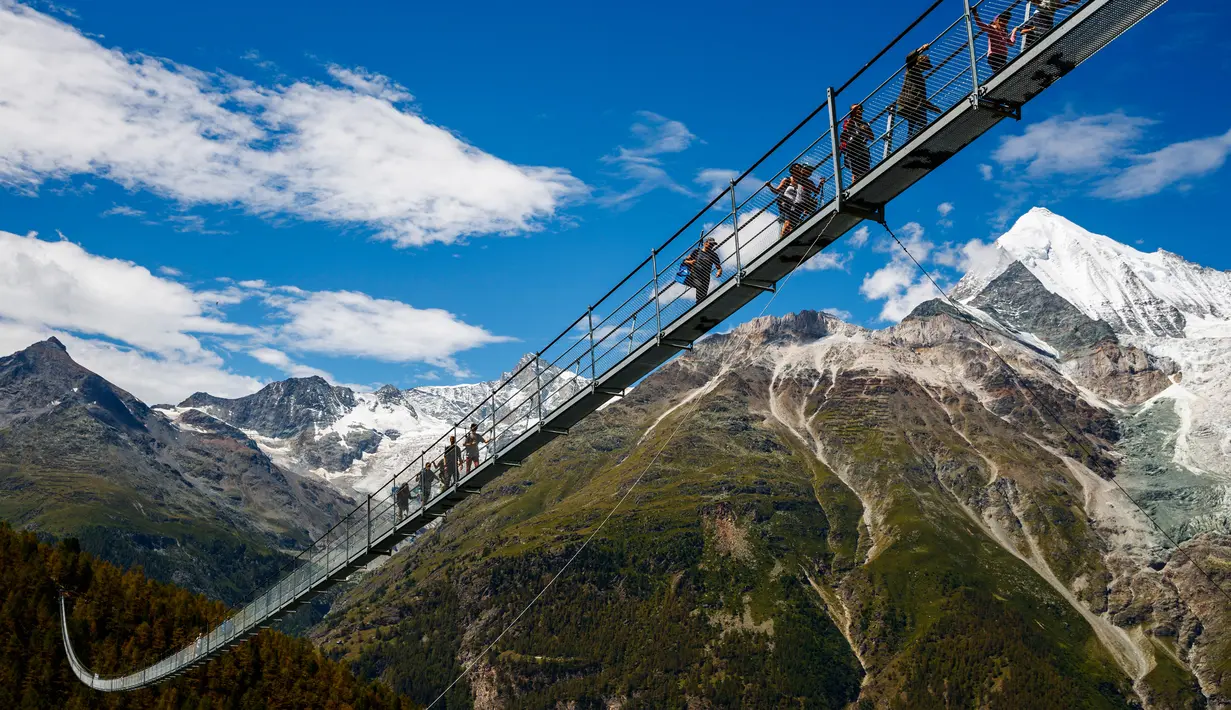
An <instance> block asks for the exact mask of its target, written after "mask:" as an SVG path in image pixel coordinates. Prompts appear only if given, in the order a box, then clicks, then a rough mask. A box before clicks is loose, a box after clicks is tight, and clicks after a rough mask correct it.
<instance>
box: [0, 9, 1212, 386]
mask: <svg viewBox="0 0 1231 710" xmlns="http://www.w3.org/2000/svg"><path fill="white" fill-rule="evenodd" d="M922 5H923V3H920V2H904V1H900V0H886V1H885V2H882V3H879V4H877V6H876V8H877V9H876V11H875V18H876V19H880V20H881V22H872V21H870V20H871V19H873V18H871V17H870V16H869V11H868V10H867V8H866V7H864V6H862V5H859V4H849V3H848V4H837V5H835V4H832V3H788V4H785V5H783V4H776V5H775V4H771V5H764V4H762V5H761V6H756V5H749V4H747V3H743V4H733V3H718V4H714V3H705V4H692V3H654V4H650V3H623V4H621V5H620V6H619V9H618V10H616V11H613V10H611V9H608V7H607V6H598V5H594V4H579V3H539V4H532V5H526V4H512V5H510V4H507V3H487V2H473V3H431V4H425V3H389V2H365V3H349V4H345V5H339V4H337V3H313V2H298V3H283V2H263V3H251V2H246V3H242V4H241V3H238V2H225V1H224V2H213V3H208V4H198V3H175V4H168V3H163V2H158V3H155V2H152V1H144V0H143V1H140V2H138V1H135V0H108V1H107V2H106V3H103V2H101V1H97V0H88V1H87V0H82V1H77V2H73V1H71V0H66V1H64V2H57V3H56V4H52V3H48V2H35V3H31V4H24V5H22V4H15V3H12V2H10V1H9V0H0V233H5V234H7V236H5V237H3V238H2V239H0V274H4V281H6V282H7V286H5V285H0V296H2V299H0V300H2V301H3V303H0V350H3V351H4V352H9V351H12V350H15V349H18V348H21V347H24V346H25V345H28V344H29V342H31V341H33V340H34V339H37V338H40V337H45V336H47V335H50V334H59V335H61V337H62V338H66V339H67V340H68V342H69V346H70V351H71V352H73V354H74V355H75V356H77V357H78V359H80V360H81V361H82V362H83V363H85V364H87V365H88V366H90V367H92V368H94V369H96V370H98V371H99V372H100V373H101V374H103V375H104V376H107V377H109V378H111V379H113V380H114V381H116V382H117V383H119V384H121V385H122V386H125V387H127V388H129V389H131V390H133V391H134V392H135V393H136V394H138V395H139V396H142V397H143V398H145V399H148V400H167V399H179V398H182V397H183V396H186V395H187V394H189V393H191V392H192V391H194V390H196V389H207V390H209V391H211V392H214V393H217V394H225V395H238V394H242V393H244V392H245V391H250V390H252V389H254V388H255V387H256V386H259V384H260V383H261V382H267V381H270V380H273V379H280V378H282V377H285V376H287V375H288V374H293V375H303V374H311V373H315V372H320V373H325V374H327V376H329V377H330V379H332V380H334V381H336V382H340V383H349V384H356V385H360V386H373V385H379V384H382V383H385V382H391V383H394V384H397V385H399V386H402V387H409V386H413V385H416V384H444V383H450V382H457V381H472V380H475V379H480V378H483V379H486V378H491V377H495V376H497V375H499V373H500V372H501V371H502V370H506V369H508V368H509V367H510V366H511V365H512V364H513V363H515V362H516V360H517V358H518V356H519V355H520V354H522V353H524V352H527V351H531V350H535V349H537V348H539V347H541V346H542V345H543V344H545V343H546V341H548V340H550V339H551V338H552V337H553V336H554V335H555V334H556V333H558V332H559V331H560V330H562V329H563V328H564V327H565V326H567V325H568V323H570V322H571V321H572V320H573V318H574V317H576V315H577V314H578V313H580V312H582V311H583V310H584V308H585V306H586V305H588V304H589V303H590V302H591V301H592V300H594V299H596V298H597V297H598V296H600V295H601V294H602V293H603V292H604V291H606V289H607V287H608V286H609V285H612V284H614V282H615V281H617V280H618V279H619V278H620V277H622V276H623V275H624V274H625V273H626V272H627V271H628V270H629V269H631V268H632V267H633V266H635V265H636V264H637V263H638V262H639V261H640V260H641V259H642V258H644V257H645V256H646V255H647V254H648V252H649V250H650V248H651V247H653V246H657V245H658V244H660V243H661V242H662V241H663V240H665V239H666V237H668V236H670V234H671V233H673V232H674V231H675V230H676V228H678V227H679V226H680V225H682V224H683V223H684V222H685V221H687V219H688V218H689V217H691V216H692V214H693V213H694V212H695V211H696V210H698V209H699V208H700V207H702V206H703V205H704V204H705V201H706V198H707V196H708V194H709V190H710V186H709V185H708V184H706V183H705V181H704V180H702V179H699V178H703V177H704V176H705V175H707V174H713V173H707V172H705V171H722V170H740V169H742V168H743V167H745V166H746V165H748V164H750V163H751V161H753V160H755V159H756V158H757V157H759V156H760V154H761V153H762V152H763V151H764V150H765V149H766V148H768V147H769V146H770V145H772V144H773V143H774V141H776V140H777V138H778V137H779V136H780V135H781V134H782V133H784V132H785V131H786V130H788V129H789V128H791V127H792V126H793V125H794V124H795V123H796V122H797V121H798V120H799V119H800V118H802V117H803V116H804V115H806V114H807V113H808V112H809V111H811V110H812V108H814V107H815V106H816V104H818V103H820V102H822V101H823V100H824V93H825V86H826V85H829V84H840V83H841V82H842V81H843V80H845V78H846V77H847V76H849V75H850V74H851V73H852V72H853V71H854V70H855V69H857V68H858V66H859V65H860V64H862V62H863V61H865V60H866V59H868V58H870V56H871V55H872V53H873V52H874V51H875V50H877V49H879V48H880V46H882V45H883V44H884V43H885V42H886V41H887V40H888V39H890V38H891V37H892V35H893V34H895V33H896V32H897V31H898V29H900V28H901V27H903V26H905V24H906V23H908V22H909V21H910V20H911V19H913V17H914V15H915V13H917V12H918V11H919V10H920V9H921V6H922ZM948 5H950V6H951V7H946V6H943V5H942V8H941V10H939V11H938V12H937V18H936V19H937V21H940V19H941V16H943V17H944V19H945V20H947V19H948V18H950V17H952V16H955V15H956V13H957V12H958V8H960V2H957V0H951V1H950V2H948ZM1228 20H1231V10H1228V9H1226V8H1224V7H1221V6H1217V7H1216V6H1215V5H1214V4H1213V3H1209V4H1206V6H1205V7H1197V6H1195V4H1192V3H1170V4H1168V5H1166V6H1164V7H1163V8H1162V9H1161V10H1159V11H1158V12H1156V13H1155V14H1154V15H1153V16H1151V17H1150V18H1148V19H1147V20H1146V21H1145V22H1143V23H1142V24H1141V25H1140V26H1138V27H1137V28H1134V29H1133V30H1132V31H1130V32H1129V33H1128V34H1127V35H1125V36H1124V37H1122V38H1120V39H1119V40H1117V41H1116V42H1114V43H1113V44H1112V45H1111V46H1110V47H1108V48H1107V49H1105V50H1104V51H1102V52H1100V53H1099V54H1098V55H1096V56H1095V57H1094V58H1092V59H1091V60H1090V61H1089V62H1087V63H1086V64H1084V65H1083V66H1082V67H1080V68H1079V69H1078V70H1077V71H1075V72H1073V73H1072V74H1071V75H1069V76H1068V77H1066V78H1065V79H1063V80H1062V81H1061V82H1059V83H1058V84H1057V85H1055V86H1054V87H1052V88H1051V89H1049V90H1048V91H1047V92H1045V93H1044V94H1043V95H1042V96H1040V97H1039V98H1037V99H1035V100H1034V101H1033V102H1032V103H1031V104H1029V105H1028V106H1027V107H1026V109H1025V117H1024V120H1023V121H1022V122H1020V123H1013V122H1007V121H1006V122H1003V123H1002V124H1001V125H1000V126H998V127H997V128H995V129H993V131H991V132H990V133H989V134H987V135H985V136H984V137H983V138H982V139H981V140H980V141H978V142H977V143H975V144H974V145H973V146H971V147H970V148H968V149H967V150H965V151H964V152H963V153H961V154H959V155H958V156H957V157H955V158H954V159H952V160H950V161H949V162H948V163H947V164H945V165H944V166H943V167H942V168H941V169H939V170H937V171H936V172H935V173H933V174H932V175H931V176H930V177H929V178H927V179H926V180H924V181H923V182H922V183H920V184H918V185H916V186H915V187H914V188H912V189H911V190H910V191H909V192H908V193H906V194H905V195H904V196H903V197H902V198H900V199H898V200H897V201H896V202H895V203H894V204H893V205H891V207H890V211H889V216H890V221H891V223H892V224H895V225H899V226H904V225H907V224H908V223H912V222H913V223H915V225H916V226H912V227H910V228H908V230H907V231H908V232H909V233H911V234H913V235H915V237H916V238H917V239H918V240H921V241H926V242H928V243H929V244H931V245H932V247H933V248H932V249H931V250H930V251H931V253H932V254H933V256H932V258H931V264H930V265H931V267H932V268H935V269H936V270H937V271H938V273H940V274H941V275H942V276H943V277H944V278H945V279H946V280H948V281H949V282H952V281H953V280H954V279H956V278H957V277H958V276H959V275H960V268H961V266H962V259H961V254H962V252H961V247H962V246H964V245H967V244H969V243H971V241H972V240H978V242H976V245H978V244H981V243H983V242H987V241H990V240H992V239H994V238H995V237H996V236H997V235H998V234H1000V233H1001V232H1002V231H1004V229H1005V228H1006V227H1007V225H1008V224H1011V223H1012V220H1013V219H1015V218H1016V217H1017V216H1018V215H1020V214H1021V213H1022V212H1024V211H1025V210H1026V209H1028V208H1029V207H1031V206H1033V205H1036V204H1043V205H1046V206H1048V207H1050V208H1051V209H1052V210H1053V211H1056V212H1058V213H1060V214H1063V215H1064V216H1066V217H1068V218H1070V219H1072V220H1074V221H1075V222H1077V223H1079V224H1081V225H1083V226H1085V227H1086V228H1088V229H1090V230H1092V231H1095V232H1099V233H1103V234H1108V235H1110V236H1112V237H1114V238H1117V239H1119V240H1121V241H1124V242H1126V243H1130V244H1135V245H1136V246H1138V248H1141V249H1143V250H1147V251H1152V250H1153V249H1156V248H1159V247H1165V248H1167V249H1169V250H1171V251H1175V252H1177V253H1179V254H1182V255H1183V256H1185V257H1187V258H1189V259H1191V260H1193V261H1197V262H1199V263H1202V264H1204V265H1207V266H1211V267H1215V268H1220V269H1227V268H1231V247H1229V246H1228V241H1227V238H1226V228H1225V227H1224V226H1223V224H1224V222H1223V211H1224V210H1223V209H1222V208H1221V204H1220V198H1221V196H1222V195H1223V194H1225V193H1226V192H1227V188H1228V186H1229V185H1231V179H1229V178H1228V175H1229V171H1228V170H1226V169H1225V168H1224V167H1223V162H1224V161H1225V159H1226V157H1227V155H1228V153H1229V152H1231V133H1229V130H1231V119H1229V118H1228V108H1231V100H1229V99H1228V98H1227V96H1226V95H1225V93H1223V92H1219V91H1214V90H1211V88H1210V87H1211V86H1212V85H1213V84H1215V83H1217V82H1218V81H1221V78H1225V77H1226V76H1228V75H1229V73H1231V58H1229V57H1231V52H1229V51H1228V50H1229V49H1231V48H1229V47H1228V39H1227V38H1226V34H1225V32H1223V31H1222V27H1224V26H1225V25H1226V23H1227V21H1228ZM794 28H803V29H804V30H805V32H804V34H805V35H806V41H805V42H803V43H802V46H801V47H800V49H799V50H798V51H797V52H787V51H784V50H783V44H784V43H783V41H784V39H786V37H785V35H784V33H785V32H786V31H788V30H791V29H794ZM807 28H814V30H813V31H808V30H807ZM821 28H841V31H839V32H825V31H823V30H822V29H821ZM928 33H929V28H928V27H924V28H921V30H920V37H921V39H920V40H919V41H922V35H924V34H928ZM907 44H909V42H908V43H907ZM912 46H913V45H912ZM905 50H906V48H903V49H902V51H900V52H899V51H897V50H895V51H894V56H896V55H900V54H903V53H904V52H905ZM893 61H895V62H896V61H900V57H897V58H895V59H893ZM869 78H870V79H872V78H874V79H875V80H876V81H879V79H880V78H881V77H879V76H876V77H869ZM219 146H221V148H219ZM941 205H947V207H945V208H942V207H941ZM869 231H870V238H869V239H868V240H867V241H866V243H865V244H864V245H863V246H862V247H856V246H855V245H854V243H852V242H851V241H850V240H844V241H843V242H840V243H838V244H836V245H834V246H833V247H831V249H832V254H833V255H834V256H833V257H832V262H831V263H830V265H831V266H833V267H835V268H829V269H824V270H811V271H803V272H800V273H799V274H798V275H797V276H796V277H795V278H793V279H792V281H791V282H790V285H789V286H788V287H787V288H785V289H784V290H783V291H782V292H781V293H780V295H779V296H778V298H777V299H776V300H775V301H774V302H773V304H772V306H771V308H770V312H771V313H775V314H781V313H786V312H790V311H795V310H799V309H802V308H824V309H834V310H837V311H840V312H843V313H844V314H849V316H848V318H849V320H852V321H854V322H857V323H860V324H863V325H867V326H871V327H880V326H883V325H886V324H888V323H889V322H892V319H893V318H894V317H896V316H897V315H898V314H899V313H900V312H901V311H902V310H903V309H908V308H909V306H910V305H911V302H912V300H914V299H916V298H917V294H918V289H916V288H914V287H915V286H917V284H916V283H905V282H903V283H888V284H885V283H881V281H883V280H884V279H883V278H882V279H881V281H878V282H877V283H879V284H880V287H878V288H870V287H869V283H870V282H871V281H872V279H873V278H874V277H876V276H877V275H878V273H879V274H880V275H881V276H882V277H883V276H885V272H880V271H879V270H881V269H882V268H883V267H885V266H886V264H887V263H889V262H890V260H891V259H892V255H891V254H889V253H886V251H885V250H883V249H879V248H878V245H879V243H880V236H881V235H880V230H879V229H878V228H876V227H874V226H873V227H872V228H871V229H870V230H869ZM31 233H37V235H38V236H37V238H35V237H30V236H29V235H30V234H31ZM62 239H63V240H67V241H60V240H62ZM946 245H947V246H946ZM945 255H948V258H946V256H945ZM912 289H913V290H912ZM872 296H875V297H872ZM763 298H764V297H763ZM762 305H763V304H762V302H761V301H760V300H758V301H755V302H754V303H753V304H751V305H750V306H749V307H748V308H746V309H745V312H743V313H741V314H739V316H737V318H736V319H735V321H733V322H738V320H739V319H740V318H745V319H746V318H748V317H751V316H754V315H756V314H757V313H758V312H760V310H761V308H762Z"/></svg>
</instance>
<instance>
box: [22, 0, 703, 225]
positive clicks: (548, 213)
mask: <svg viewBox="0 0 1231 710" xmlns="http://www.w3.org/2000/svg"><path fill="white" fill-rule="evenodd" d="M330 73H331V74H332V76H333V78H334V80H335V81H336V82H338V83H337V84H336V85H329V84H322V83H316V82H311V81H305V80H300V81H294V82H292V83H289V84H284V85H279V86H262V85H259V84H255V83H252V82H249V81H245V80H242V79H239V78H236V77H233V76H228V75H220V74H213V73H207V72H202V71H199V70H196V69H193V68H191V67H185V66H182V65H176V64H173V63H171V62H168V61H165V60H161V59H158V58H154V57H149V56H144V55H137V54H125V53H123V52H121V51H119V50H110V49H106V48H104V47H103V46H101V45H100V44H99V43H98V42H97V41H95V40H94V39H91V38H89V37H87V36H85V35H83V34H82V33H81V32H79V31H78V30H76V29H75V28H73V27H72V26H70V25H68V24H65V23H63V22H61V21H59V20H57V19H55V18H53V17H50V16H48V15H45V14H42V13H39V12H36V11H34V10H32V9H29V8H27V7H24V6H21V5H16V4H13V3H11V2H7V1H6V2H0V96H3V97H4V101H3V102H0V125H3V126H4V131H2V132H0V184H5V185H8V186H10V187H12V188H14V189H17V190H21V191H24V192H27V193H33V192H34V191H36V190H37V189H38V187H39V186H40V185H42V184H43V183H44V182H45V181H47V180H63V179H67V178H69V177H71V176H73V175H82V174H88V175H96V176H99V177H104V178H108V179H111V180H114V181H115V182H117V183H119V184H121V185H123V186H125V187H127V188H129V189H146V190H150V191H152V192H154V193H156V194H158V195H161V196H163V197H166V198H169V199H172V200H175V201H177V202H179V203H180V204H182V205H197V204H213V205H225V206H237V207H240V208H242V209H244V210H246V211H248V212H250V213H253V214H259V215H279V216H281V215H290V216H293V217H298V218H301V219H306V220H316V221H324V222H331V223H338V224H346V225H351V224H357V225H364V226H367V227H369V228H371V229H373V230H375V231H376V232H377V233H378V234H379V235H380V236H382V237H383V238H386V239H390V240H393V241H396V242H397V243H398V244H402V245H413V244H424V243H427V242H432V241H442V242H452V241H455V240H457V239H458V238H460V237H463V236H465V235H477V234H507V233H514V232H524V231H530V230H534V229H536V228H539V227H540V226H541V225H542V223H543V222H544V221H545V220H548V219H551V218H552V217H554V216H556V215H557V213H558V211H559V210H560V208H561V207H562V205H563V204H565V203H566V202H567V201H568V200H569V199H570V198H573V197H575V196H578V195H580V194H583V193H584V190H585V188H584V185H583V184H582V183H581V182H580V181H578V180H577V179H576V178H574V177H573V176H572V175H570V174H569V173H568V172H567V171H564V170H562V169H558V168H548V167H534V166H519V165H514V164H512V163H509V162H506V161H503V160H501V159H499V158H496V157H495V156H492V155H490V154H488V153H485V152H483V151H481V150H479V149H478V148H476V147H474V146H472V145H469V144H467V143H466V142H464V141H462V140H461V139H459V138H458V137H457V136H455V135H454V134H453V133H451V132H449V131H448V130H446V129H444V128H442V127H439V126H436V125H433V124H431V123H429V122H428V121H427V120H425V119H424V118H423V117H421V116H420V115H418V114H416V113H414V112H412V111H411V110H409V109H407V108H404V107H402V106H399V105H398V103H399V102H401V101H405V100H406V99H408V98H409V95H408V94H406V92H405V90H404V89H402V87H400V86H398V85H397V84H396V83H394V82H392V81H391V80H389V79H386V78H384V77H380V76H378V75H375V74H371V73H368V72H364V71H362V70H347V69H343V68H340V67H331V68H330ZM685 135H686V136H688V137H690V136H691V134H686V132H685V134H683V135H681V134H678V133H675V134H672V133H671V131H667V132H666V133H664V134H663V135H662V136H661V137H659V138H658V139H656V141H655V143H654V144H655V145H657V146H659V149H660V150H666V149H670V148H671V146H672V145H676V144H678V141H680V140H686V138H685ZM672 141H675V142H676V143H673V142H672Z"/></svg>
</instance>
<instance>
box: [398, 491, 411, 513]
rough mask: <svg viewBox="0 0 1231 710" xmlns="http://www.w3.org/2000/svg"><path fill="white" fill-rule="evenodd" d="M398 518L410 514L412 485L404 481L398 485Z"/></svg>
mask: <svg viewBox="0 0 1231 710" xmlns="http://www.w3.org/2000/svg"><path fill="white" fill-rule="evenodd" d="M397 503H398V520H401V519H402V518H405V517H407V516H409V515H410V485H409V484H406V483H403V484H402V485H400V486H398V495H397Z"/></svg>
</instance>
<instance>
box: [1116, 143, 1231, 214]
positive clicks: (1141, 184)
mask: <svg viewBox="0 0 1231 710" xmlns="http://www.w3.org/2000/svg"><path fill="white" fill-rule="evenodd" d="M1228 154H1231V131H1227V132H1226V133H1224V134H1222V135H1220V136H1210V137H1209V138H1199V139H1197V140H1191V141H1184V142H1181V143H1172V144H1171V145H1169V146H1166V147H1165V148H1162V149H1161V150H1156V151H1154V152H1153V153H1147V154H1145V155H1139V156H1135V157H1134V158H1133V165H1131V166H1129V167H1128V168H1126V169H1125V170H1123V171H1122V172H1120V173H1119V174H1118V175H1115V176H1114V177H1111V178H1109V179H1107V180H1105V181H1104V182H1103V183H1102V184H1100V185H1099V186H1098V188H1097V189H1096V190H1095V194H1096V195H1099V196H1100V197H1110V198H1112V199H1117V200H1127V199H1132V198H1136V197H1145V196H1146V195H1154V194H1157V193H1159V192H1162V191H1163V189H1165V188H1167V187H1168V186H1170V185H1174V184H1175V183H1177V182H1180V181H1182V180H1186V179H1189V178H1196V177H1201V176H1202V175H1207V174H1209V173H1212V172H1214V171H1215V170H1218V169H1219V168H1221V167H1222V166H1223V164H1224V163H1226V161H1227V155H1228Z"/></svg>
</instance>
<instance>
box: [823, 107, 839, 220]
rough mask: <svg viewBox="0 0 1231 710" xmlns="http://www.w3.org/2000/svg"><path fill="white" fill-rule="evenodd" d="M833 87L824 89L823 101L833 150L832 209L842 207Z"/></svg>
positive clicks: (836, 115)
mask: <svg viewBox="0 0 1231 710" xmlns="http://www.w3.org/2000/svg"><path fill="white" fill-rule="evenodd" d="M835 96H836V95H835V94H834V92H833V87H832V86H831V87H829V88H827V89H825V102H826V103H828V104H829V143H830V149H831V150H832V151H833V179H834V198H833V199H834V209H835V210H841V209H842V159H841V156H839V155H838V112H837V110H836V109H835V107H834V98H835Z"/></svg>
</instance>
